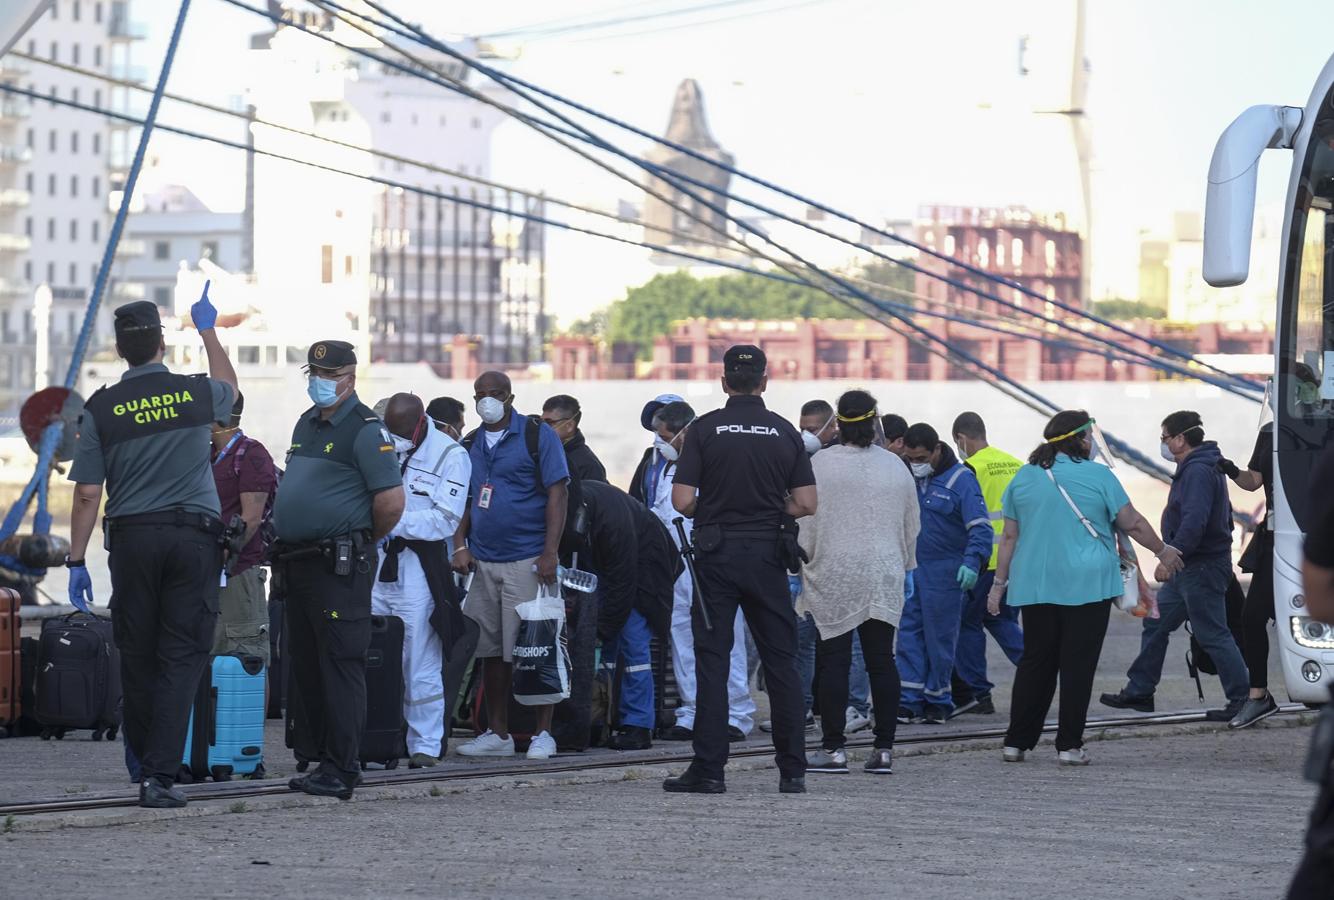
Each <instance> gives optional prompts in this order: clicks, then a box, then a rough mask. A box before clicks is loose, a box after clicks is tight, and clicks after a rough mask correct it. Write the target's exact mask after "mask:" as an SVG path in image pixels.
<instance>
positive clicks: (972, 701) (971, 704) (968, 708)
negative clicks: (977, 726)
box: [950, 697, 982, 719]
mask: <svg viewBox="0 0 1334 900" xmlns="http://www.w3.org/2000/svg"><path fill="white" fill-rule="evenodd" d="M981 702H982V701H980V700H978V699H977V698H976V697H969V698H968V699H967V700H965V701H963V702H962V703H960V704H959V705H958V706H956V707H954V709H952V710H950V718H951V719H953V718H954V717H955V716H961V715H963V714H964V713H966V712H972V711H973V710H974V709H976V708H977V705H978V704H979V703H981Z"/></svg>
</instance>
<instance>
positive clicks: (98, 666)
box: [35, 613, 121, 741]
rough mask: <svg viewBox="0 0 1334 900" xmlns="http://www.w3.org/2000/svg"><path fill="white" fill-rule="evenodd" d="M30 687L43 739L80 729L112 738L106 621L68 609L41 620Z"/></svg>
mask: <svg viewBox="0 0 1334 900" xmlns="http://www.w3.org/2000/svg"><path fill="white" fill-rule="evenodd" d="M35 688H36V698H35V699H36V707H37V721H38V723H39V724H40V725H41V726H42V738H43V740H49V739H50V738H52V737H54V738H57V739H60V738H63V737H64V736H65V733H66V732H67V731H72V730H79V729H86V728H87V729H92V732H93V740H95V741H100V740H101V739H102V738H103V737H105V738H106V739H107V740H114V739H115V737H116V732H117V730H118V729H119V728H120V719H121V715H120V703H121V687H120V653H119V652H118V651H117V650H116V641H115V639H114V638H113V637H112V633H111V620H110V619H103V618H101V617H99V616H95V615H90V614H88V613H74V614H73V615H69V616H64V617H62V618H58V619H47V620H46V621H45V622H43V623H42V635H41V638H40V639H39V643H38V648H37V676H36V683H35Z"/></svg>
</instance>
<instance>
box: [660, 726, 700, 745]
mask: <svg viewBox="0 0 1334 900" xmlns="http://www.w3.org/2000/svg"><path fill="white" fill-rule="evenodd" d="M694 739H695V732H693V731H691V730H690V729H689V728H686V727H685V726H684V725H673V726H672V727H671V728H668V729H667V731H666V733H665V734H663V735H661V736H660V737H659V740H663V741H693V740H694Z"/></svg>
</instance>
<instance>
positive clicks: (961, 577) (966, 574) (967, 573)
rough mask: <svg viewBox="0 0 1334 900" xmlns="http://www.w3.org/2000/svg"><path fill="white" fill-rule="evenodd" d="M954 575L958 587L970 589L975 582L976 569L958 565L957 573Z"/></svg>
mask: <svg viewBox="0 0 1334 900" xmlns="http://www.w3.org/2000/svg"><path fill="white" fill-rule="evenodd" d="M954 577H955V579H956V580H957V581H958V582H959V587H961V588H963V589H964V590H965V591H971V590H972V589H973V585H975V584H977V570H976V569H970V568H968V567H967V566H959V573H958V574H957V575H955V576H954Z"/></svg>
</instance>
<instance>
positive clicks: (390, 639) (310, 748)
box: [285, 616, 408, 772]
mask: <svg viewBox="0 0 1334 900" xmlns="http://www.w3.org/2000/svg"><path fill="white" fill-rule="evenodd" d="M289 662H290V658H289ZM285 668H286V670H287V671H286V677H287V681H288V682H289V684H290V682H291V666H290V665H288V666H286V667H285ZM291 687H292V690H290V691H289V692H288V693H287V746H288V747H289V748H291V750H292V755H293V756H295V757H296V761H297V771H299V772H304V771H306V769H307V768H308V767H309V765H310V763H311V762H312V761H316V760H318V759H319V757H320V747H319V745H318V743H317V742H316V738H315V736H314V735H312V734H310V727H309V725H308V724H307V721H306V714H305V709H304V707H303V704H302V698H301V692H300V691H298V690H295V685H291ZM403 692H404V691H403V620H402V619H400V618H399V617H398V616H371V642H370V646H369V647H367V648H366V728H365V730H364V731H362V733H361V751H360V756H361V765H362V767H363V768H365V766H366V764H367V763H379V764H381V765H383V766H384V767H385V768H386V769H393V768H397V767H398V761H399V760H400V759H402V758H403V757H404V756H406V755H407V730H408V728H407V722H406V720H405V719H404V718H403Z"/></svg>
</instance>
